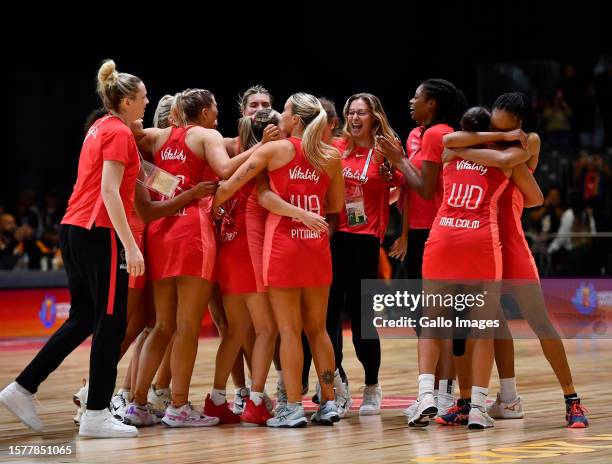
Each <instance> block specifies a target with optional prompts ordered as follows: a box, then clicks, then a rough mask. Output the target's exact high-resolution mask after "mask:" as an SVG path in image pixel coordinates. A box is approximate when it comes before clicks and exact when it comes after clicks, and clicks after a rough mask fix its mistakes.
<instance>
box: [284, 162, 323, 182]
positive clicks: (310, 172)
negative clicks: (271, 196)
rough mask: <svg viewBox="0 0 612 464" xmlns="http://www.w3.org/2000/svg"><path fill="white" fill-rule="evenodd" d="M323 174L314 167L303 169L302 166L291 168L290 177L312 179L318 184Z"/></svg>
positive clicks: (292, 178)
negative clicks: (318, 172)
mask: <svg viewBox="0 0 612 464" xmlns="http://www.w3.org/2000/svg"><path fill="white" fill-rule="evenodd" d="M320 177H321V176H320V175H319V174H317V171H315V170H314V169H306V170H302V167H301V166H296V167H294V168H292V169H289V179H291V180H296V179H297V180H310V181H312V182H314V183H315V184H317V183H318V182H319V178H320Z"/></svg>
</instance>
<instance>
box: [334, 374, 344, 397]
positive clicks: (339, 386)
mask: <svg viewBox="0 0 612 464" xmlns="http://www.w3.org/2000/svg"><path fill="white" fill-rule="evenodd" d="M334 388H335V389H336V392H339V393H341V394H344V393H345V392H346V387H345V385H344V383H342V377H340V371H339V370H338V369H336V372H334Z"/></svg>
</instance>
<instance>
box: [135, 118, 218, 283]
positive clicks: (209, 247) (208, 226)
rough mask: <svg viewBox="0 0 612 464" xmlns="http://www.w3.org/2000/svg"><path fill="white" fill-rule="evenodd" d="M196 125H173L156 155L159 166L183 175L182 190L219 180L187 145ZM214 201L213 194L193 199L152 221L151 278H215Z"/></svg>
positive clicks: (148, 244)
mask: <svg viewBox="0 0 612 464" xmlns="http://www.w3.org/2000/svg"><path fill="white" fill-rule="evenodd" d="M192 128H193V126H188V127H179V128H177V127H173V128H172V131H171V133H170V137H169V138H168V140H167V141H166V143H164V145H163V146H162V147H161V148H160V149H159V150H158V151H157V152H156V153H155V155H154V157H153V161H154V163H155V165H156V166H159V167H160V168H162V169H164V170H166V171H168V172H169V173H171V174H173V175H175V176H177V177H178V178H179V179H180V184H179V187H178V192H180V191H181V190H187V189H190V188H191V187H193V186H194V185H196V184H197V183H199V182H202V181H217V180H218V177H217V175H216V174H215V172H214V171H213V170H212V169H211V168H210V166H209V165H208V163H207V162H206V161H205V160H203V159H202V158H200V157H199V156H197V155H196V154H195V153H193V152H192V151H191V150H190V149H189V147H187V144H186V143H185V137H186V135H187V132H188V131H189V130H190V129H192ZM178 192H177V193H178ZM212 201H213V200H212V197H211V196H207V197H204V198H202V199H199V200H193V201H192V202H190V203H188V204H187V205H186V206H185V207H183V208H181V209H180V210H179V211H178V212H177V213H176V214H174V215H173V216H168V217H163V218H160V219H157V220H155V221H153V222H151V223H150V224H149V225H148V227H147V233H146V249H147V263H148V265H149V270H150V278H151V280H160V279H165V278H168V277H176V276H193V277H200V278H202V279H206V280H210V281H212V280H214V278H215V262H216V254H217V243H216V236H215V228H214V225H213V221H212V216H211V210H212Z"/></svg>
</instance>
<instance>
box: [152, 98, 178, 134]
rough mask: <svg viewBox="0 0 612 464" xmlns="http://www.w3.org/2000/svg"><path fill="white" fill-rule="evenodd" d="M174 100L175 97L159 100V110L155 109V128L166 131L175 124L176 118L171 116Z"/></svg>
mask: <svg viewBox="0 0 612 464" xmlns="http://www.w3.org/2000/svg"><path fill="white" fill-rule="evenodd" d="M174 98H175V97H174V95H164V96H163V97H161V98H160V99H159V102H157V108H155V114H154V115H153V127H157V128H159V129H165V128H166V127H170V126H172V125H173V124H174V118H173V117H172V114H170V113H171V110H172V104H173V103H174Z"/></svg>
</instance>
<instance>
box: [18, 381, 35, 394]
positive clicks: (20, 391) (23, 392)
mask: <svg viewBox="0 0 612 464" xmlns="http://www.w3.org/2000/svg"><path fill="white" fill-rule="evenodd" d="M15 389H16V390H17V391H18V392H19V393H22V394H24V395H33V393H32V392H31V391H30V390H27V389H25V388H23V387H22V386H21V385H19V384H18V383H17V382H15Z"/></svg>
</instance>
